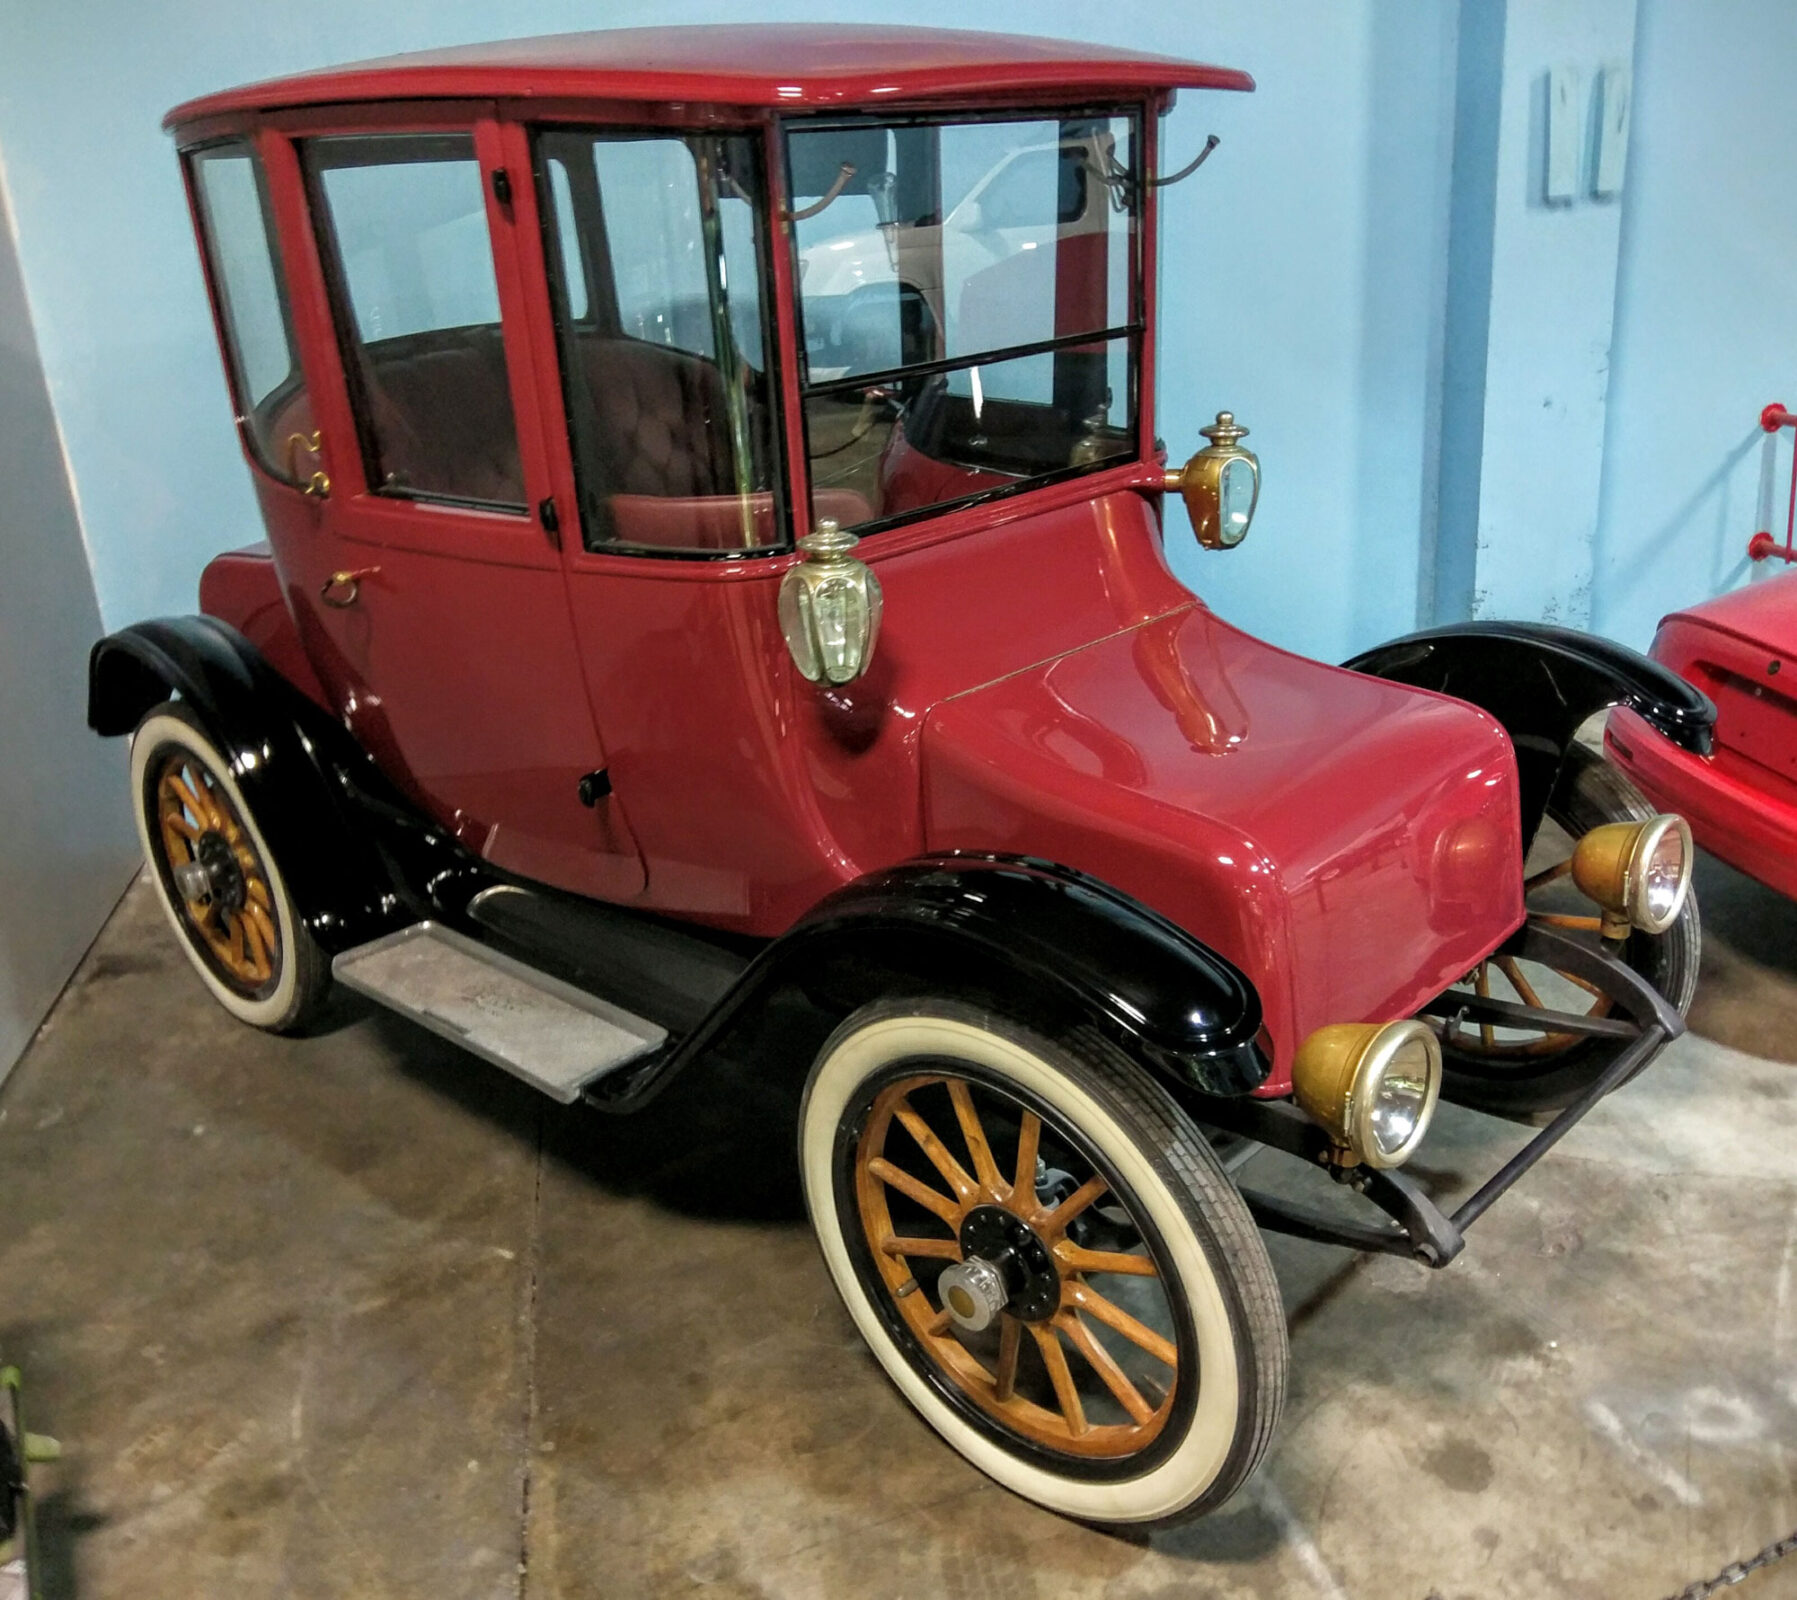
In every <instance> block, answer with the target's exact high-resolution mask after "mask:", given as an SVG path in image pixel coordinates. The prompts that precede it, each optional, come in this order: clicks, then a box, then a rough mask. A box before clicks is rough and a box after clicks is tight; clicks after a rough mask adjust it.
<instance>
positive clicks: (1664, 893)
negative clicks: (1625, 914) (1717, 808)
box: [1641, 827, 1690, 928]
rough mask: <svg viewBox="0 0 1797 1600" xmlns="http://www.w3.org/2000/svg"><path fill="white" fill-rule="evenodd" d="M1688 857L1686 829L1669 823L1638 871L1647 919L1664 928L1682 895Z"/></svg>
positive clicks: (1652, 923) (1688, 865)
mask: <svg viewBox="0 0 1797 1600" xmlns="http://www.w3.org/2000/svg"><path fill="white" fill-rule="evenodd" d="M1689 870H1690V861H1689V858H1688V857H1687V854H1686V851H1685V830H1684V829H1683V828H1678V827H1672V828H1668V829H1666V831H1665V832H1664V833H1662V834H1661V835H1660V837H1659V838H1658V839H1657V840H1656V841H1655V843H1654V847H1653V849H1652V851H1650V852H1649V854H1648V857H1647V865H1646V867H1645V868H1644V869H1643V871H1642V874H1641V900H1642V905H1643V907H1644V909H1645V910H1646V912H1647V917H1646V919H1645V920H1646V921H1647V922H1648V923H1649V924H1650V925H1652V926H1654V927H1658V928H1663V927H1665V926H1666V924H1667V923H1669V922H1671V921H1672V919H1673V917H1675V916H1676V915H1677V914H1678V909H1679V902H1680V901H1682V900H1683V899H1684V897H1685V877H1686V874H1687V873H1688V872H1689Z"/></svg>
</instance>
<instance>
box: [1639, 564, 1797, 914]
mask: <svg viewBox="0 0 1797 1600" xmlns="http://www.w3.org/2000/svg"><path fill="white" fill-rule="evenodd" d="M1651 653H1652V655H1653V657H1654V659H1655V660H1657V661H1659V662H1661V663H1663V664H1664V665H1665V666H1668V667H1670V668H1671V669H1672V670H1673V671H1674V672H1676V673H1677V674H1678V675H1679V676H1680V677H1681V678H1684V679H1686V680H1687V681H1688V682H1690V683H1693V684H1695V685H1696V686H1697V687H1698V688H1699V689H1701V690H1703V692H1704V693H1705V694H1707V695H1708V696H1709V697H1710V699H1711V700H1713V701H1714V702H1715V704H1716V733H1715V748H1714V750H1713V751H1712V752H1711V753H1710V754H1709V755H1707V756H1703V755H1698V754H1696V753H1694V752H1692V751H1689V750H1683V749H1680V748H1679V747H1678V746H1676V745H1674V744H1671V743H1669V742H1668V741H1667V740H1665V739H1662V738H1661V737H1660V736H1659V735H1658V734H1656V733H1655V732H1654V730H1653V729H1651V728H1650V727H1648V726H1647V724H1646V723H1645V722H1643V721H1642V719H1641V718H1640V717H1639V716H1637V715H1636V714H1635V713H1634V712H1632V711H1630V710H1628V709H1626V708H1624V707H1619V708H1618V709H1617V710H1615V711H1613V712H1612V713H1611V714H1610V720H1609V723H1608V726H1607V728H1606V731H1605V737H1604V744H1605V748H1606V749H1607V751H1608V752H1609V755H1610V758H1611V760H1613V761H1615V762H1616V764H1617V765H1618V766H1620V767H1622V768H1623V769H1624V770H1625V771H1626V772H1628V774H1629V775H1630V776H1631V777H1632V778H1633V779H1634V780H1635V782H1636V783H1638V784H1639V785H1640V786H1641V788H1642V789H1643V790H1644V791H1645V792H1646V793H1647V794H1648V795H1649V796H1651V797H1652V799H1653V800H1654V802H1655V803H1656V804H1657V805H1660V806H1662V807H1664V808H1665V809H1667V810H1675V811H1677V812H1679V813H1680V814H1681V815H1682V816H1684V817H1685V818H1686V820H1688V821H1689V822H1690V824H1691V831H1692V833H1693V834H1694V835H1696V838H1697V842H1698V843H1699V844H1701V845H1702V846H1703V847H1704V848H1705V849H1706V850H1708V851H1710V852H1711V853H1712V854H1714V855H1717V856H1720V857H1721V858H1722V859H1723V860H1724V861H1726V862H1728V863H1729V864H1730V865H1731V866H1735V867H1739V868H1740V869H1741V871H1743V872H1745V873H1747V874H1748V876H1750V877H1753V878H1758V879H1759V880H1760V882H1762V883H1765V884H1769V885H1770V886H1771V887H1772V888H1774V889H1776V890H1778V891H1779V893H1781V894H1787V895H1797V684H1794V683H1791V682H1788V681H1787V679H1789V678H1790V677H1791V675H1792V673H1793V672H1794V671H1797V666H1794V665H1793V657H1797V572H1791V573H1782V574H1780V575H1779V576H1777V577H1773V578H1768V579H1766V580H1764V581H1763V582H1760V583H1754V584H1750V585H1749V586H1748V587H1747V588H1745V589H1737V590H1735V591H1734V592H1733V593H1731V594H1725V595H1721V596H1719V597H1718V598H1716V599H1714V600H1708V601H1705V602H1704V603H1703V604H1702V605H1696V606H1692V607H1690V608H1689V609H1688V610H1684V611H1675V612H1674V613H1673V614H1672V615H1671V616H1669V617H1667V618H1666V619H1665V620H1664V621H1663V622H1661V624H1660V626H1659V630H1658V632H1657V633H1656V634H1655V636H1654V642H1653V650H1652V652H1651Z"/></svg>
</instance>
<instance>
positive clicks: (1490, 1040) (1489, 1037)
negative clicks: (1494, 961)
mask: <svg viewBox="0 0 1797 1600" xmlns="http://www.w3.org/2000/svg"><path fill="white" fill-rule="evenodd" d="M1473 992H1474V993H1475V994H1477V995H1478V997H1479V998H1480V999H1481V1000H1489V999H1490V998H1491V963H1490V962H1489V961H1481V962H1480V963H1479V970H1478V971H1477V972H1475V973H1474V974H1473ZM1479 1039H1480V1041H1481V1042H1482V1043H1483V1044H1484V1046H1485V1048H1486V1049H1487V1050H1489V1049H1491V1048H1492V1046H1494V1045H1495V1044H1496V1043H1497V1035H1496V1034H1495V1033H1494V1032H1492V1028H1491V1024H1490V1023H1489V1022H1481V1023H1480V1024H1479Z"/></svg>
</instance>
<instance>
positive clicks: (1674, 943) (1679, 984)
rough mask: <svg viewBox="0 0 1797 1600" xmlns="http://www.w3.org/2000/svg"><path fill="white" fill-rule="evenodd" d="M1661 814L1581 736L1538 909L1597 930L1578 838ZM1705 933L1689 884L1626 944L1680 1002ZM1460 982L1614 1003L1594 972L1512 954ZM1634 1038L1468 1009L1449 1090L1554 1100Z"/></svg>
mask: <svg viewBox="0 0 1797 1600" xmlns="http://www.w3.org/2000/svg"><path fill="white" fill-rule="evenodd" d="M1654 814H1655V809H1654V807H1653V806H1652V805H1651V804H1649V802H1648V800H1647V798H1646V796H1645V795H1643V794H1642V793H1641V792H1640V790H1638V789H1637V788H1636V787H1635V786H1634V785H1633V784H1632V783H1630V782H1629V780H1628V779H1627V778H1626V777H1624V776H1623V775H1622V774H1621V773H1620V772H1618V771H1617V770H1616V769H1615V768H1614V767H1612V766H1611V765H1610V764H1609V763H1608V762H1606V761H1605V760H1604V759H1603V758H1602V757H1601V756H1600V755H1598V754H1597V753H1596V752H1595V751H1593V750H1589V749H1587V748H1586V747H1585V746H1583V745H1575V746H1574V747H1573V751H1572V754H1571V755H1570V756H1568V758H1567V763H1566V768H1565V770H1564V772H1563V773H1562V774H1561V778H1560V782H1559V785H1558V787H1557V788H1556V790H1555V793H1554V796H1553V798H1552V799H1551V800H1550V801H1549V803H1548V812H1547V817H1546V820H1545V821H1544V822H1543V823H1542V825H1541V830H1540V832H1539V833H1538V834H1537V836H1536V839H1535V844H1534V847H1533V848H1532V849H1531V851H1530V854H1529V861H1528V875H1527V878H1526V880H1525V886H1526V890H1527V900H1528V906H1529V911H1530V914H1531V915H1533V916H1537V917H1539V918H1541V919H1543V920H1545V921H1548V922H1551V923H1553V924H1554V925H1556V926H1559V927H1563V928H1571V929H1574V930H1579V931H1585V932H1590V933H1593V934H1595V933H1596V932H1597V931H1598V929H1599V926H1600V923H1599V919H1598V916H1597V913H1596V910H1595V908H1594V907H1593V906H1592V905H1591V903H1590V902H1589V901H1588V900H1586V899H1585V898H1584V897H1583V896H1582V895H1581V894H1580V893H1579V892H1578V890H1577V889H1576V888H1575V887H1574V886H1573V884H1572V880H1571V877H1570V872H1569V869H1570V868H1571V865H1572V851H1573V846H1574V845H1575V844H1577V842H1578V841H1579V839H1580V838H1582V837H1583V836H1584V835H1585V834H1586V833H1587V832H1589V831H1590V830H1591V829H1592V828H1595V827H1597V826H1599V825H1600V824H1602V823H1606V822H1623V821H1634V820H1639V819H1641V818H1645V817H1651V816H1653V815H1654ZM1702 942H1703V940H1702V931H1701V928H1700V926H1699V923H1698V913H1697V897H1696V895H1695V894H1690V895H1687V896H1686V899H1685V907H1684V909H1683V910H1682V911H1681V912H1680V913H1679V915H1678V919H1677V920H1676V921H1675V922H1674V923H1673V925H1672V926H1671V927H1670V928H1668V929H1667V930H1666V932H1665V933H1662V934H1646V933H1641V932H1638V931H1637V932H1635V933H1631V934H1630V935H1629V937H1628V939H1627V941H1626V942H1625V943H1624V944H1623V947H1622V955H1623V959H1624V960H1625V961H1626V962H1627V963H1628V964H1629V965H1630V966H1631V967H1633V968H1634V969H1635V970H1636V971H1637V972H1639V973H1640V974H1641V975H1642V976H1643V977H1645V978H1646V979H1647V980H1648V982H1649V983H1651V984H1653V986H1654V987H1655V988H1656V989H1658V990H1659V991H1660V993H1661V994H1663V995H1664V996H1665V997H1666V998H1667V999H1668V1000H1670V1001H1671V1002H1672V1003H1673V1004H1674V1005H1675V1006H1676V1007H1677V1008H1678V1009H1679V1011H1680V1012H1681V1013H1683V1012H1684V1011H1685V1010H1687V1009H1688V1008H1689V1006H1690V1004H1691V998H1692V996H1693V995H1694V994H1695V993H1696V989H1697V966H1698V958H1699V955H1700V953H1701V949H1702ZM1457 987H1459V988H1463V989H1465V990H1467V991H1468V992H1470V993H1473V994H1478V995H1482V996H1485V997H1487V998H1490V999H1497V1000H1511V1001H1520V1002H1521V1003H1522V1004H1523V1005H1527V1006H1534V1007H1536V1008H1537V1009H1543V1010H1550V1011H1561V1012H1568V1013H1571V1014H1572V1015H1575V1016H1586V1017H1604V1016H1607V1015H1609V1013H1610V1010H1611V1001H1610V999H1609V997H1608V996H1607V995H1605V994H1604V993H1603V992H1602V991H1601V990H1600V989H1599V988H1598V987H1597V986H1596V985H1594V984H1592V983H1590V982H1589V981H1587V980H1586V979H1584V978H1582V977H1577V976H1575V975H1574V974H1572V973H1570V972H1562V971H1560V970H1559V969H1557V968H1554V967H1549V966H1545V965H1543V964H1541V963H1539V962H1532V961H1519V960H1517V959H1515V958H1513V957H1510V956H1493V957H1492V958H1491V959H1490V960H1488V961H1484V962H1481V963H1480V964H1479V966H1478V967H1477V968H1475V969H1474V970H1473V971H1472V972H1471V973H1469V974H1468V975H1467V976H1466V978H1465V979H1464V980H1463V981H1462V983H1461V984H1459V985H1457ZM1626 1043H1627V1041H1626V1040H1618V1039H1615V1038H1593V1037H1591V1036H1589V1035H1580V1034H1573V1033H1566V1032H1562V1031H1559V1030H1555V1029H1553V1028H1549V1027H1523V1026H1508V1025H1505V1024H1503V1023H1493V1022H1482V1021H1479V1020H1477V1019H1470V1018H1469V1019H1462V1020H1460V1021H1458V1022H1454V1023H1450V1024H1449V1025H1448V1026H1447V1027H1446V1029H1445V1030H1444V1034H1443V1038H1442V1062H1443V1068H1444V1081H1443V1086H1442V1093H1443V1095H1444V1096H1445V1097H1446V1098H1448V1099H1450V1100H1457V1101H1459V1102H1460V1103H1461V1104H1463V1105H1472V1106H1478V1107H1479V1108H1481V1109H1483V1110H1488V1111H1497V1112H1502V1113H1509V1114H1526V1113H1530V1112H1536V1111H1552V1110H1556V1109H1558V1108H1559V1107H1561V1106H1563V1105H1566V1104H1567V1103H1568V1102H1569V1101H1571V1100H1573V1099H1576V1098H1577V1096H1578V1095H1579V1094H1580V1092H1582V1090H1583V1089H1584V1088H1585V1087H1586V1086H1587V1085H1588V1084H1589V1083H1590V1082H1591V1081H1592V1079H1593V1078H1595V1077H1597V1076H1598V1075H1600V1074H1601V1073H1602V1072H1603V1071H1604V1069H1605V1068H1606V1067H1607V1066H1608V1065H1609V1064H1610V1062H1611V1061H1613V1060H1614V1059H1615V1057H1616V1053H1617V1051H1619V1050H1620V1049H1622V1048H1624V1047H1625V1045H1626Z"/></svg>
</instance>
